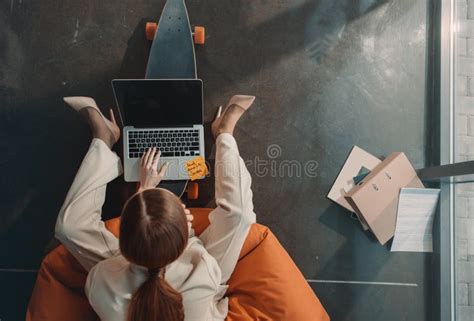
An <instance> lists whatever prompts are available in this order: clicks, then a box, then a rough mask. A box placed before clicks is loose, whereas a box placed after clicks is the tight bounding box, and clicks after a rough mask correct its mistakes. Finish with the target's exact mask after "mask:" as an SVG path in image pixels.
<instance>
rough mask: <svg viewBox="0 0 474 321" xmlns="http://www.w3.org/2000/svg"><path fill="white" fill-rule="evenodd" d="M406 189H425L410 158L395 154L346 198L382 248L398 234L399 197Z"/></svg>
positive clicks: (374, 170) (378, 166)
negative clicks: (396, 228) (403, 188)
mask: <svg viewBox="0 0 474 321" xmlns="http://www.w3.org/2000/svg"><path fill="white" fill-rule="evenodd" d="M402 187H416V188H423V187H424V186H423V183H422V182H421V181H420V179H419V178H418V176H417V175H416V172H415V169H414V168H413V166H412V165H411V163H410V161H409V160H408V158H407V157H406V155H405V154H404V153H392V154H390V155H389V156H388V157H387V158H386V159H385V160H384V161H383V162H381V163H380V164H379V165H377V166H376V167H375V168H374V169H373V170H372V172H371V173H370V174H369V175H367V177H366V178H365V179H364V180H363V181H362V182H360V183H359V184H358V185H357V186H355V187H354V188H353V189H352V190H350V191H349V192H348V193H347V195H346V197H345V198H346V200H347V201H348V202H349V204H350V205H351V206H352V207H353V208H354V210H355V211H356V213H357V214H358V215H360V216H361V217H362V218H363V219H364V221H365V222H366V223H367V225H368V226H369V228H370V229H371V230H372V232H373V233H374V235H375V237H376V238H377V240H378V241H379V242H380V244H382V245H384V244H385V243H386V242H387V241H388V240H390V239H391V238H392V237H393V235H394V233H395V223H396V216H397V204H398V196H399V194H400V189H401V188H402Z"/></svg>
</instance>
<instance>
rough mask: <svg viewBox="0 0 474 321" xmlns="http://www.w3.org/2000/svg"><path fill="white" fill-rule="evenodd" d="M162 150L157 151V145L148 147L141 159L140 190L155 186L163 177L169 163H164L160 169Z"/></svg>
mask: <svg viewBox="0 0 474 321" xmlns="http://www.w3.org/2000/svg"><path fill="white" fill-rule="evenodd" d="M160 155H161V151H158V152H157V151H156V147H153V148H150V149H148V150H147V151H146V152H145V153H144V154H143V156H142V158H141V159H140V187H139V188H138V191H139V192H141V191H144V190H146V189H150V188H155V187H156V186H158V184H159V183H160V182H161V180H162V179H163V176H164V175H165V172H166V169H167V168H168V163H164V164H163V166H161V168H160V170H159V171H158V161H159V160H160Z"/></svg>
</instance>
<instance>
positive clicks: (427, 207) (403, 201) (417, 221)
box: [391, 188, 439, 252]
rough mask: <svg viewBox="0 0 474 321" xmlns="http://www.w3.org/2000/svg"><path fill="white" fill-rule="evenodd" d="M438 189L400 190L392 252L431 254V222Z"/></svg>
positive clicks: (436, 202)
mask: <svg viewBox="0 0 474 321" xmlns="http://www.w3.org/2000/svg"><path fill="white" fill-rule="evenodd" d="M438 198H439V189H430V188H402V189H401V191H400V197H399V199H398V209H397V223H396V226H395V236H394V238H393V242H392V248H391V251H392V252H433V220H434V215H435V211H436V206H437V204H438Z"/></svg>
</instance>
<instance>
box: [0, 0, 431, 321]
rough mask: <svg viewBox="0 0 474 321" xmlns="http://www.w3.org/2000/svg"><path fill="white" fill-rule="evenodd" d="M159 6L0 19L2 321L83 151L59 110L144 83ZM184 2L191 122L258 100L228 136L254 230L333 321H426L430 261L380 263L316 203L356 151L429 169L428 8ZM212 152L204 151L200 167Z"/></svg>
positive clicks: (19, 10)
mask: <svg viewBox="0 0 474 321" xmlns="http://www.w3.org/2000/svg"><path fill="white" fill-rule="evenodd" d="M164 2H165V1H164V0H156V1H143V0H135V1H111V0H103V1H91V0H86V1H78V0H64V1H54V2H49V1H26V0H25V1H22V0H11V2H9V1H4V2H2V3H1V4H0V43H1V44H2V45H1V46H0V48H2V49H1V50H0V102H1V108H0V133H1V135H0V146H4V148H3V153H2V160H1V161H0V170H1V172H2V173H3V175H2V180H0V192H1V194H2V199H3V201H2V203H1V205H0V213H2V214H1V215H2V224H1V225H0V268H2V270H1V271H0V280H2V282H1V284H2V287H3V294H2V300H0V301H1V302H0V318H1V319H2V320H20V319H22V318H23V316H24V311H25V306H26V304H27V301H28V297H29V293H30V291H31V287H32V284H33V282H34V278H35V274H34V270H36V269H37V268H38V266H39V264H40V262H41V258H42V257H43V255H44V249H45V247H46V246H47V244H48V243H49V241H50V240H51V238H52V235H53V228H54V222H55V219H56V215H57V212H58V210H59V208H60V206H61V203H62V200H63V198H64V197H65V194H66V192H67V189H68V187H69V185H70V183H71V181H72V179H73V177H74V174H75V171H76V170H77V168H78V166H79V164H80V161H81V157H82V156H83V155H84V153H85V151H86V149H87V146H88V143H89V140H90V136H89V133H88V130H87V127H86V125H85V124H84V123H83V122H82V121H81V119H80V117H79V116H78V115H76V114H75V113H74V112H73V111H72V110H70V109H69V108H66V107H65V106H64V105H63V103H62V101H61V97H63V96H66V95H90V96H93V97H95V98H96V99H97V101H98V102H99V104H100V105H101V106H103V107H106V106H111V105H112V104H113V103H114V102H113V96H112V91H111V87H110V80H111V79H113V78H120V77H122V78H125V77H129V78H133V77H136V78H140V77H142V76H143V75H144V68H145V63H146V57H147V50H148V48H147V47H148V44H147V43H146V41H145V39H144V36H143V26H144V22H145V21H146V20H148V19H150V20H153V19H152V18H155V19H156V17H158V15H159V14H160V12H161V9H162V7H163V5H164ZM187 3H188V10H189V14H190V19H191V23H192V24H199V25H204V26H205V27H206V30H207V39H206V41H207V43H206V45H205V46H204V47H200V48H198V49H197V65H198V74H199V76H200V78H202V79H203V81H204V85H205V87H204V88H205V89H204V91H205V119H206V121H210V120H211V119H212V117H213V115H214V112H215V110H216V107H217V106H218V105H219V104H222V103H224V102H225V101H226V100H227V99H228V98H229V97H230V96H231V95H232V94H235V93H242V94H253V95H256V96H257V101H256V103H255V105H254V107H252V109H251V110H250V111H249V113H248V115H246V116H245V118H244V119H242V121H241V123H240V125H239V126H240V127H239V129H238V130H237V132H236V137H237V140H238V142H239V146H240V150H241V153H242V155H243V157H244V159H245V160H246V161H247V162H248V165H249V169H250V171H251V173H252V174H253V176H254V181H253V189H254V202H255V208H256V212H257V214H258V220H259V222H260V223H262V224H266V225H268V226H269V227H270V228H271V229H272V230H273V232H274V233H275V234H276V235H277V236H278V237H279V239H280V241H281V243H282V244H283V245H284V246H285V248H286V249H287V251H288V252H289V253H290V255H291V256H292V257H293V259H294V260H295V262H296V264H297V265H298V266H299V268H300V269H301V271H302V272H303V274H304V275H305V277H306V278H307V279H309V280H316V281H317V282H313V281H310V282H311V286H312V288H313V289H314V290H315V292H316V293H317V294H318V296H319V298H320V299H321V301H322V303H323V304H324V306H325V307H326V308H327V310H328V312H329V314H330V315H331V317H332V319H333V320H352V321H356V320H364V321H370V320H384V321H389V320H414V321H415V320H416V321H420V320H431V319H432V315H431V312H430V311H431V309H432V304H431V302H432V297H431V292H432V287H433V284H432V283H433V280H432V263H431V260H432V257H431V255H429V254H415V253H411V254H404V253H390V252H389V250H388V247H382V246H380V245H379V244H378V243H377V242H376V241H375V240H374V238H373V237H372V236H370V235H368V234H365V233H364V232H363V231H362V230H361V228H360V226H359V224H358V222H357V221H355V220H353V219H351V218H350V216H349V214H348V213H347V212H346V211H345V210H343V209H342V208H340V207H338V206H336V205H333V204H332V203H331V202H330V201H328V200H327V199H326V198H325V195H326V194H327V192H328V190H329V188H330V186H331V184H332V182H333V180H334V179H335V177H336V175H337V173H338V170H339V168H340V166H341V165H342V163H343V161H344V159H345V157H346V155H347V153H348V151H349V150H350V148H351V147H352V145H354V144H357V145H359V146H360V147H362V148H364V149H366V150H368V151H370V152H371V153H373V154H375V155H379V156H381V155H387V154H388V153H390V152H392V151H404V152H405V153H406V154H407V155H408V157H409V159H410V160H411V161H412V162H413V164H414V166H415V167H422V166H424V165H425V163H426V162H428V161H429V160H428V159H427V158H428V157H427V155H429V153H430V150H429V148H428V147H427V146H429V144H428V143H427V142H428V137H429V136H430V128H429V122H428V121H427V119H428V118H429V115H430V108H429V102H428V100H427V99H426V97H428V96H429V94H430V93H429V91H428V90H427V88H428V87H429V84H428V83H427V81H426V79H427V76H426V75H427V74H428V68H427V65H429V59H428V57H429V55H428V54H427V52H428V47H429V44H428V43H429V41H428V40H427V39H429V34H430V26H429V16H430V13H429V11H430V10H429V6H430V5H429V4H428V5H427V4H426V2H425V1H421V0H416V1H413V0H392V1H376V0H358V1H352V0H314V1H312V0H294V1H283V0H274V1H268V0H266V1H265V0H260V1H242V0H232V1H223V0H207V1H204V0H190V1H187ZM150 15H152V16H150ZM211 147H212V146H211V140H210V139H208V140H207V149H208V153H211ZM284 161H292V164H299V165H297V166H300V168H302V172H301V174H300V175H298V173H297V172H295V171H293V172H292V173H290V172H288V171H283V173H278V170H275V169H278V168H281V166H282V165H281V164H282V162H284ZM262 162H263V163H262ZM258 164H264V165H263V167H262V165H258ZM265 164H266V165H265ZM308 164H309V165H308ZM304 166H306V171H305V170H304V169H305V167H304ZM265 168H266V171H265ZM212 186H213V184H212V181H211V180H207V181H205V182H203V183H202V187H203V188H202V189H201V190H202V191H203V194H204V195H203V197H202V199H201V200H200V201H199V202H198V204H199V205H208V204H212V200H211V198H212ZM128 192H129V186H124V184H123V183H122V182H121V181H120V180H117V181H116V182H114V183H113V184H112V186H111V189H110V190H109V194H110V197H109V199H108V202H107V204H106V209H105V215H106V217H112V216H116V215H117V214H118V212H119V210H120V207H121V205H122V204H123V201H124V200H125V198H126V195H127V193H128ZM12 269H13V270H12ZM17 269H20V270H24V271H23V272H20V271H19V270H17ZM30 269H31V270H33V272H29V271H28V270H30ZM14 271H16V272H14ZM328 280H329V281H331V280H335V281H343V282H345V281H361V282H390V283H396V284H397V285H387V284H385V283H381V284H370V283H364V284H353V283H331V282H328ZM409 285H415V286H409Z"/></svg>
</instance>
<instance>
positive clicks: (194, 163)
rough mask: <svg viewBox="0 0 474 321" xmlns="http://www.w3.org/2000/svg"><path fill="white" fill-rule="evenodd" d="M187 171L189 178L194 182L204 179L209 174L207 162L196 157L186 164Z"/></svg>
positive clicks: (200, 157)
mask: <svg viewBox="0 0 474 321" xmlns="http://www.w3.org/2000/svg"><path fill="white" fill-rule="evenodd" d="M185 167H186V170H187V171H188V174H189V178H190V179H191V180H192V181H194V180H197V179H200V178H203V177H204V176H206V175H207V174H208V170H207V166H206V161H205V160H204V158H203V157H202V156H198V157H195V158H193V159H191V160H190V161H187V162H186V164H185Z"/></svg>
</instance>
